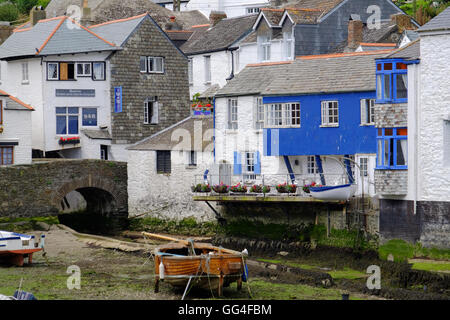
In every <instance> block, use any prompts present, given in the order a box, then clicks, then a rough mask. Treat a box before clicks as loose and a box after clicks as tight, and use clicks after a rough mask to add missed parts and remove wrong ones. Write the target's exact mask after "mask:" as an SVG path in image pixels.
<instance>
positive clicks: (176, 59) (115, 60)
mask: <svg viewBox="0 0 450 320" xmlns="http://www.w3.org/2000/svg"><path fill="white" fill-rule="evenodd" d="M141 56H156V57H164V58H165V62H164V68H165V73H164V74H141V73H140V68H139V61H140V57H141ZM111 74H112V75H111V92H112V94H111V108H112V110H111V112H112V128H111V131H112V138H113V143H119V144H130V143H135V142H137V141H140V140H142V139H143V138H145V137H148V136H151V135H152V134H154V133H156V132H158V131H160V130H162V129H164V128H167V127H169V126H170V125H172V124H174V123H177V122H179V121H181V120H182V119H184V118H186V117H188V116H189V115H190V100H189V80H188V60H187V59H186V58H185V57H184V56H183V54H181V52H180V51H178V50H177V49H176V47H175V46H174V45H173V44H172V43H171V42H170V41H169V40H168V39H167V38H166V37H165V35H164V34H163V33H162V32H161V31H160V30H159V29H158V28H157V27H156V26H155V24H154V23H153V22H152V21H150V19H146V20H144V22H143V23H142V24H141V25H140V27H139V29H138V30H136V31H135V33H134V34H132V36H131V37H130V38H129V39H128V41H127V43H126V45H125V46H124V50H122V51H118V52H117V53H115V54H114V55H113V56H112V58H111ZM117 86H122V95H123V96H122V100H123V101H122V110H123V111H122V113H114V87H117ZM152 96H157V97H158V102H159V104H160V109H159V124H157V125H149V124H144V101H145V99H146V98H148V97H152Z"/></svg>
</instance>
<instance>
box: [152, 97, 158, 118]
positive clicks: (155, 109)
mask: <svg viewBox="0 0 450 320" xmlns="http://www.w3.org/2000/svg"><path fill="white" fill-rule="evenodd" d="M152 123H159V103H158V101H155V102H153V114H152Z"/></svg>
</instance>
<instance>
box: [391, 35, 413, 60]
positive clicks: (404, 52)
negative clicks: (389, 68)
mask: <svg viewBox="0 0 450 320" xmlns="http://www.w3.org/2000/svg"><path fill="white" fill-rule="evenodd" d="M385 58H402V59H408V60H415V59H419V58H420V39H417V40H414V41H412V42H410V43H408V44H407V45H406V46H404V47H402V48H400V49H397V50H395V51H394V52H392V53H390V54H388V55H386V56H385Z"/></svg>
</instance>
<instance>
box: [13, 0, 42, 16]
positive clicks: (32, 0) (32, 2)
mask: <svg viewBox="0 0 450 320" xmlns="http://www.w3.org/2000/svg"><path fill="white" fill-rule="evenodd" d="M15 2H16V5H17V9H19V11H20V13H23V14H28V13H30V10H31V9H32V8H33V7H34V6H36V5H37V4H38V2H39V0H15Z"/></svg>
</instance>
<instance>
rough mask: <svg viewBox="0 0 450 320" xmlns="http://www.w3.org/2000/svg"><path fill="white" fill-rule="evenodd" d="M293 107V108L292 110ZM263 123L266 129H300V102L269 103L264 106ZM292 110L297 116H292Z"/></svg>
mask: <svg viewBox="0 0 450 320" xmlns="http://www.w3.org/2000/svg"><path fill="white" fill-rule="evenodd" d="M293 107H295V108H294V109H293ZM264 110H265V116H264V119H265V120H264V123H265V127H266V128H300V127H301V105H300V102H288V103H271V104H266V105H265V108H264ZM293 110H295V111H296V113H297V112H298V116H297V115H296V116H294V117H293V116H292V113H293Z"/></svg>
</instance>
